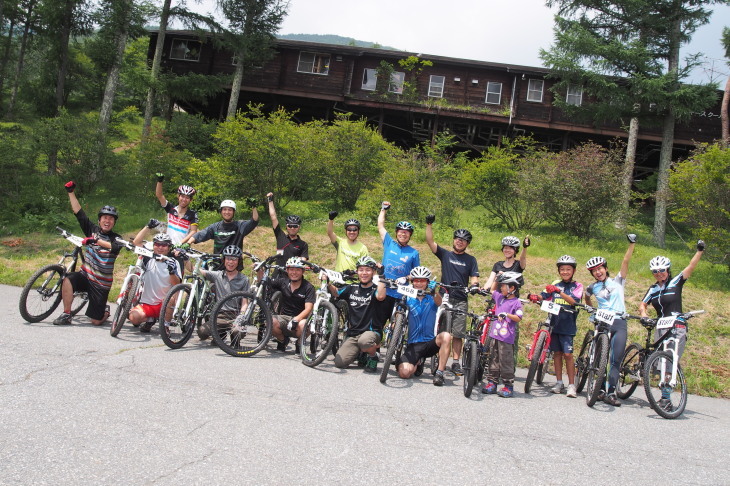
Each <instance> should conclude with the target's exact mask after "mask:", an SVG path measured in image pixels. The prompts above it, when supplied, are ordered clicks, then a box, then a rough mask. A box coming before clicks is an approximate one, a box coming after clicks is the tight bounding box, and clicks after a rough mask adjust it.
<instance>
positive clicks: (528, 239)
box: [522, 235, 530, 248]
mask: <svg viewBox="0 0 730 486" xmlns="http://www.w3.org/2000/svg"><path fill="white" fill-rule="evenodd" d="M522 246H524V247H525V248H529V247H530V235H527V236H525V239H524V240H522Z"/></svg>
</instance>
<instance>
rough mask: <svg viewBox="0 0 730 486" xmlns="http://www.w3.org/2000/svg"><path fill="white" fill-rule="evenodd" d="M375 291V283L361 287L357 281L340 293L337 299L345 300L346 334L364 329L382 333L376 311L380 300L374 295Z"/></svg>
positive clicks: (350, 334)
mask: <svg viewBox="0 0 730 486" xmlns="http://www.w3.org/2000/svg"><path fill="white" fill-rule="evenodd" d="M377 292H378V286H377V285H371V286H370V287H363V286H362V285H361V284H359V283H357V284H352V285H348V286H347V287H345V289H344V290H343V291H342V292H341V293H340V295H339V299H340V300H344V301H346V302H347V317H348V320H349V321H350V322H349V323H348V324H349V325H348V328H347V335H348V336H357V335H359V334H362V333H364V332H365V331H375V332H377V333H380V334H382V333H383V323H382V322H380V319H379V318H378V312H377V310H378V307H379V306H380V305H381V304H382V302H381V301H379V300H378V299H377V298H376V297H375V294H377Z"/></svg>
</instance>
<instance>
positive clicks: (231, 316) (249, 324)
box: [210, 292, 272, 358]
mask: <svg viewBox="0 0 730 486" xmlns="http://www.w3.org/2000/svg"><path fill="white" fill-rule="evenodd" d="M243 299H246V300H247V301H248V304H247V308H246V310H245V311H243V312H241V308H242V305H243ZM251 306H253V307H252V308H251ZM262 326H263V327H262ZM271 326H272V321H271V313H270V312H269V307H268V306H267V305H266V304H265V303H264V301H263V299H261V298H260V297H256V295H255V294H253V293H251V292H232V293H230V294H228V295H226V296H225V297H224V298H223V299H221V300H220V301H218V303H217V304H216V306H215V308H214V309H213V315H212V316H211V325H210V328H211V334H212V335H213V339H215V342H216V344H218V346H219V347H220V348H221V349H222V350H223V351H225V352H226V353H228V354H230V355H231V356H235V357H237V358H248V357H251V356H253V355H255V354H256V353H258V352H259V351H261V350H262V349H264V348H265V347H266V344H267V343H268V342H269V339H270V338H271ZM259 329H261V330H262V333H261V340H259Z"/></svg>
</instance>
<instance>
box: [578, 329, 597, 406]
mask: <svg viewBox="0 0 730 486" xmlns="http://www.w3.org/2000/svg"><path fill="white" fill-rule="evenodd" d="M592 340H593V332H592V331H587V332H586V335H585V337H584V338H583V344H581V346H580V353H578V357H577V358H576V360H575V375H576V380H575V381H576V384H577V386H576V388H575V391H576V392H578V393H580V392H582V391H583V387H584V386H585V384H586V380H587V379H588V362H589V360H590V358H591V357H590V350H591V341H592Z"/></svg>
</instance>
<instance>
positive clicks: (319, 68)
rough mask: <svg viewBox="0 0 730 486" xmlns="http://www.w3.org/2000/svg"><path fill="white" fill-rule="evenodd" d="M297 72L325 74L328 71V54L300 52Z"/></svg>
mask: <svg viewBox="0 0 730 486" xmlns="http://www.w3.org/2000/svg"><path fill="white" fill-rule="evenodd" d="M297 72H299V73H311V74H321V75H322V76H326V75H327V74H328V73H329V72H330V55H329V54H316V53H314V52H300V53H299V64H298V65H297Z"/></svg>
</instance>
